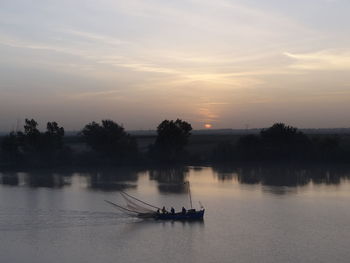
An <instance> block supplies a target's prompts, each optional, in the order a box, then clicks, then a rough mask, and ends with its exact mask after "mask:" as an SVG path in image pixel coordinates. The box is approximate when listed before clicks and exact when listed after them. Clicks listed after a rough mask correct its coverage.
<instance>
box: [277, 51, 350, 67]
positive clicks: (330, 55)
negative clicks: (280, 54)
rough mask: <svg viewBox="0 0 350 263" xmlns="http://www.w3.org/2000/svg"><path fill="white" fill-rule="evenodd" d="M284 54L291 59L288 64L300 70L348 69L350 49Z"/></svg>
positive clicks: (349, 65)
mask: <svg viewBox="0 0 350 263" xmlns="http://www.w3.org/2000/svg"><path fill="white" fill-rule="evenodd" d="M284 55H285V56H287V57H289V58H291V59H293V61H294V62H293V63H292V64H291V65H290V67H291V68H293V69H300V70H349V69H350V50H322V51H317V52H310V53H299V54H297V53H289V52H285V53H284Z"/></svg>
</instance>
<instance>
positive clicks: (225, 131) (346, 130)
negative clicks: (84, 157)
mask: <svg viewBox="0 0 350 263" xmlns="http://www.w3.org/2000/svg"><path fill="white" fill-rule="evenodd" d="M262 129H263V128H256V129H201V130H193V131H192V134H193V135H202V134H203V135H210V134H212V135H231V134H232V135H242V134H259V133H260V131H261V130H262ZM298 130H299V131H302V132H303V133H305V134H350V128H320V129H314V128H309V129H298ZM128 132H129V133H130V134H132V135H135V136H142V135H143V136H147V135H149V136H152V135H156V134H157V131H156V130H130V131H128Z"/></svg>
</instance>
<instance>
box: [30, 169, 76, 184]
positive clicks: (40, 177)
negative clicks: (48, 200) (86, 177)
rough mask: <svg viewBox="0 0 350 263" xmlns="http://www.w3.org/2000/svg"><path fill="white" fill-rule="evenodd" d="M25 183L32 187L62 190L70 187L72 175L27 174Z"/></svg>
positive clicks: (46, 172) (40, 172)
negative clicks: (67, 186) (66, 186)
mask: <svg viewBox="0 0 350 263" xmlns="http://www.w3.org/2000/svg"><path fill="white" fill-rule="evenodd" d="M25 182H26V184H27V185H28V186H30V187H48V188H61V187H64V186H65V185H70V184H71V180H70V174H60V173H53V172H49V171H36V172H30V173H27V174H26V176H25Z"/></svg>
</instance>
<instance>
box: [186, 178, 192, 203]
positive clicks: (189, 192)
mask: <svg viewBox="0 0 350 263" xmlns="http://www.w3.org/2000/svg"><path fill="white" fill-rule="evenodd" d="M187 183H188V195H189V196H190V205H191V209H193V207H192V196H191V187H190V182H187Z"/></svg>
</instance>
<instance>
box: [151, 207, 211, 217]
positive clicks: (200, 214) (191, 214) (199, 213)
mask: <svg viewBox="0 0 350 263" xmlns="http://www.w3.org/2000/svg"><path fill="white" fill-rule="evenodd" d="M204 211H205V210H204V209H203V210H200V211H193V212H187V213H185V214H183V213H175V214H171V213H166V214H156V215H155V219H157V220H203V217H204Z"/></svg>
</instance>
